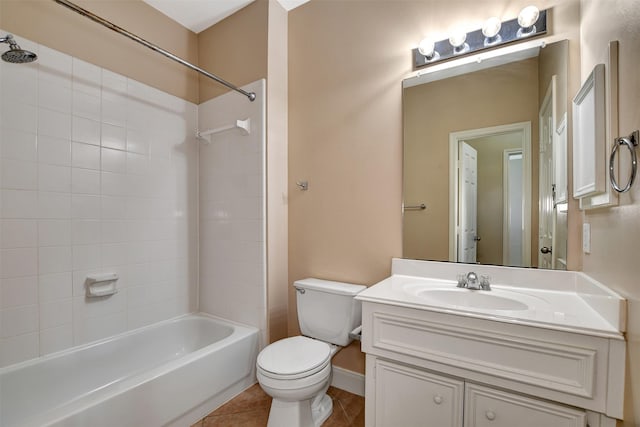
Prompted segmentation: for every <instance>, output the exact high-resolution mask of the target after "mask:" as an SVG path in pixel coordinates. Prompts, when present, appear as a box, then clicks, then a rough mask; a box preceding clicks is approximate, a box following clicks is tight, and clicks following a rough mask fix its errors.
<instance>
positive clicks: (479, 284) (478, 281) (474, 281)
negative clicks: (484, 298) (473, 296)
mask: <svg viewBox="0 0 640 427" xmlns="http://www.w3.org/2000/svg"><path fill="white" fill-rule="evenodd" d="M458 287H459V288H467V289H471V290H474V291H477V290H482V291H490V290H491V277H489V276H480V277H479V278H478V275H477V274H476V273H475V272H473V271H470V272H468V273H467V275H466V276H465V275H464V274H460V275H458Z"/></svg>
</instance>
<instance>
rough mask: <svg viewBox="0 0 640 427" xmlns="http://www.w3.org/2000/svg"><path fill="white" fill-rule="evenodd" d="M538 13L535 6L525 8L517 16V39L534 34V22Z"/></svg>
mask: <svg viewBox="0 0 640 427" xmlns="http://www.w3.org/2000/svg"><path fill="white" fill-rule="evenodd" d="M539 16H540V11H539V10H538V8H537V7H535V6H527V7H525V8H524V9H522V10H521V11H520V13H519V14H518V25H520V28H518V33H517V35H518V37H529V36H530V35H532V34H535V32H536V22H537V21H538V17H539Z"/></svg>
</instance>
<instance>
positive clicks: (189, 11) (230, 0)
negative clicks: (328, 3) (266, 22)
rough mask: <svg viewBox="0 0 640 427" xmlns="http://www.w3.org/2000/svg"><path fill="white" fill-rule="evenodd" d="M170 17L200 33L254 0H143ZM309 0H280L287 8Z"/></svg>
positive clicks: (292, 7)
mask: <svg viewBox="0 0 640 427" xmlns="http://www.w3.org/2000/svg"><path fill="white" fill-rule="evenodd" d="M143 1H144V2H145V3H147V4H148V5H149V6H151V7H154V8H156V9H158V10H159V11H160V12H162V13H164V14H165V15H167V16H168V17H169V18H171V19H173V20H174V21H176V22H178V23H179V24H181V25H182V26H183V27H186V28H188V29H190V30H191V31H193V32H194V33H199V32H201V31H203V30H205V29H207V28H209V27H210V26H212V25H214V24H215V23H217V22H219V21H222V20H223V19H224V18H226V17H227V16H229V15H232V14H234V13H235V12H237V11H238V10H240V9H242V8H243V7H245V6H247V5H248V4H250V3H251V2H253V1H254V0H143ZM307 1H309V0H278V2H279V3H280V4H281V5H282V7H284V8H285V9H286V10H291V9H294V8H296V7H298V6H300V5H301V4H304V3H306V2H307Z"/></svg>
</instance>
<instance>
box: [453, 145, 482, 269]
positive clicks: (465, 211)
mask: <svg viewBox="0 0 640 427" xmlns="http://www.w3.org/2000/svg"><path fill="white" fill-rule="evenodd" d="M459 153H460V168H459V171H460V172H459V173H460V177H459V180H458V182H459V183H460V201H459V207H460V216H459V217H460V228H459V231H458V237H459V242H458V261H460V262H468V263H475V262H476V252H477V244H478V241H479V240H480V237H479V236H478V229H477V228H478V152H477V151H476V150H475V149H474V148H473V147H472V146H470V145H469V144H467V143H465V142H464V141H461V142H460V150H459Z"/></svg>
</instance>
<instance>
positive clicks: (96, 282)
mask: <svg viewBox="0 0 640 427" xmlns="http://www.w3.org/2000/svg"><path fill="white" fill-rule="evenodd" d="M117 281H118V275H117V274H116V273H104V274H89V275H88V276H87V280H86V281H85V284H86V286H87V294H86V296H87V298H94V297H105V296H108V295H113V294H115V293H117V292H118V290H117V289H116V282H117Z"/></svg>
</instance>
